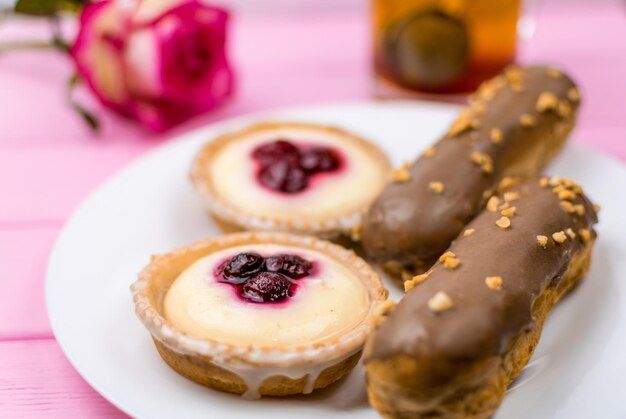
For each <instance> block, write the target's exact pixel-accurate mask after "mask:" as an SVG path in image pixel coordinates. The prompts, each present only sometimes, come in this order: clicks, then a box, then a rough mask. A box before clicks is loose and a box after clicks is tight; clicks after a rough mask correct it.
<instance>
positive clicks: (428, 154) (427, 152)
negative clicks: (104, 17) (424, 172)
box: [422, 147, 437, 157]
mask: <svg viewBox="0 0 626 419" xmlns="http://www.w3.org/2000/svg"><path fill="white" fill-rule="evenodd" d="M436 153H437V150H435V147H428V148H427V149H426V150H424V152H423V153H422V155H423V156H424V157H432V156H434V155H435V154H436Z"/></svg>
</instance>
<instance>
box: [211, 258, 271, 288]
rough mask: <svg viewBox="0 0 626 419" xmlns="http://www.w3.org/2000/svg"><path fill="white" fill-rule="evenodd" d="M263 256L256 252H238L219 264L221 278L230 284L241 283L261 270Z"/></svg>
mask: <svg viewBox="0 0 626 419" xmlns="http://www.w3.org/2000/svg"><path fill="white" fill-rule="evenodd" d="M264 264H265V258H263V256H261V255H259V254H258V253H239V254H238V255H237V256H235V257H233V258H231V259H230V260H228V261H226V262H225V263H224V264H223V265H222V266H220V268H219V269H220V271H221V274H222V279H223V280H224V281H225V282H229V283H231V284H242V283H244V282H246V280H247V279H248V278H250V277H251V276H253V275H255V274H257V273H259V272H261V270H262V269H263V265H264Z"/></svg>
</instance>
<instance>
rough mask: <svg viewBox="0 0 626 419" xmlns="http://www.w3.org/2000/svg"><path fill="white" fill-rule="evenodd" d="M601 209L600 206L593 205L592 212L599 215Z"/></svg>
mask: <svg viewBox="0 0 626 419" xmlns="http://www.w3.org/2000/svg"><path fill="white" fill-rule="evenodd" d="M601 209H602V207H601V206H600V205H598V204H593V210H594V211H595V212H596V213H599V212H600V210H601Z"/></svg>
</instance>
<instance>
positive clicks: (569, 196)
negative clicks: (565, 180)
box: [559, 189, 576, 201]
mask: <svg viewBox="0 0 626 419" xmlns="http://www.w3.org/2000/svg"><path fill="white" fill-rule="evenodd" d="M559 199H561V200H564V201H572V200H574V199H576V194H575V193H574V192H572V191H569V190H567V189H565V190H562V191H560V192H559Z"/></svg>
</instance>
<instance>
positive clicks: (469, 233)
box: [463, 228, 476, 237]
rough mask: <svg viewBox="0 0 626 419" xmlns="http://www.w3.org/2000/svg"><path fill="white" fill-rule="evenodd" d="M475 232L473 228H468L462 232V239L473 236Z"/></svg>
mask: <svg viewBox="0 0 626 419" xmlns="http://www.w3.org/2000/svg"><path fill="white" fill-rule="evenodd" d="M475 231H476V229H474V228H468V229H467V230H465V231H464V232H463V237H469V236H471V235H472V234H474V232H475Z"/></svg>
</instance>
